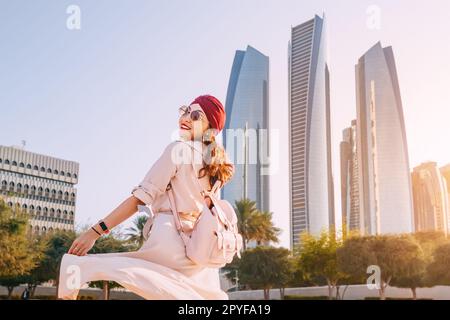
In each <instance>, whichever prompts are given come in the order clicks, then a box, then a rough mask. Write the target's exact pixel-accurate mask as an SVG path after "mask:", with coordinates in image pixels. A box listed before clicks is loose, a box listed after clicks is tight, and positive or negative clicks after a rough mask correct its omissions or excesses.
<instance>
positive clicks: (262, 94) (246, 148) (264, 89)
mask: <svg viewBox="0 0 450 320" xmlns="http://www.w3.org/2000/svg"><path fill="white" fill-rule="evenodd" d="M225 109H226V113H227V119H226V122H225V130H224V135H223V141H224V146H225V148H226V150H227V154H228V155H229V156H230V158H231V160H232V161H233V163H234V165H235V173H234V177H233V179H231V181H230V182H228V183H227V184H226V185H225V186H224V187H223V189H222V195H221V196H222V198H223V199H226V200H228V201H230V203H232V204H233V205H234V203H235V201H239V200H241V199H242V198H244V197H246V198H249V199H250V200H253V201H255V202H256V205H257V208H258V209H259V210H264V211H269V208H270V207H269V175H268V173H269V172H268V168H269V163H268V161H267V159H268V156H269V151H270V150H269V134H268V128H269V57H267V56H265V55H264V54H262V53H261V52H259V51H258V50H256V49H255V48H253V47H251V46H247V48H246V50H237V51H236V53H235V56H234V61H233V66H232V68H231V74H230V80H229V83H228V91H227V97H226V102H225ZM262 129H265V130H262ZM245 132H247V137H248V138H245Z"/></svg>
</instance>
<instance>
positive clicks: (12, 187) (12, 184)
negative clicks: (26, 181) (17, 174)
mask: <svg viewBox="0 0 450 320" xmlns="http://www.w3.org/2000/svg"><path fill="white" fill-rule="evenodd" d="M9 191H14V182H12V181H11V182H10V183H9Z"/></svg>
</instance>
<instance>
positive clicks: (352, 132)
mask: <svg viewBox="0 0 450 320" xmlns="http://www.w3.org/2000/svg"><path fill="white" fill-rule="evenodd" d="M356 136H357V135H356V120H352V123H351V126H350V127H348V128H345V129H344V130H343V132H342V142H341V145H340V152H341V211H342V225H343V227H345V228H346V231H350V230H358V231H363V230H361V219H360V210H359V189H358V187H359V180H358V151H357V148H356Z"/></svg>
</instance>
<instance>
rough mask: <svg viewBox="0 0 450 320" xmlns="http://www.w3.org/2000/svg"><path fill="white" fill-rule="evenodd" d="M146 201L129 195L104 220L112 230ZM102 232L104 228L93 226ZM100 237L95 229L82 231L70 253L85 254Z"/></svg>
mask: <svg viewBox="0 0 450 320" xmlns="http://www.w3.org/2000/svg"><path fill="white" fill-rule="evenodd" d="M143 204H144V203H143V202H142V201H141V200H139V199H138V198H136V197H135V196H133V195H132V196H129V197H128V198H127V199H125V200H124V201H123V202H122V203H121V204H120V205H119V206H118V207H117V208H115V209H114V210H113V211H112V212H111V213H110V214H109V215H107V216H106V217H105V218H104V219H102V220H103V222H104V223H105V224H106V226H107V227H108V228H109V229H110V230H111V229H113V228H114V227H115V226H117V225H119V224H121V223H122V222H123V221H125V220H126V219H128V218H129V217H131V216H132V215H133V214H135V213H136V211H137V210H138V208H137V206H138V205H143ZM93 227H94V228H95V229H96V230H97V231H98V232H99V233H100V234H101V233H102V229H101V228H100V226H99V225H98V223H97V224H95V225H94V226H93ZM99 237H100V235H99V234H97V233H96V232H95V231H94V230H92V229H89V230H87V231H85V232H84V233H82V234H81V235H80V236H79V237H78V238H77V239H75V241H74V242H73V243H72V246H71V247H70V249H69V251H68V253H70V254H75V255H77V256H84V255H86V253H87V252H88V251H89V250H91V249H92V247H93V246H94V244H95V241H96V240H97V239H98V238H99Z"/></svg>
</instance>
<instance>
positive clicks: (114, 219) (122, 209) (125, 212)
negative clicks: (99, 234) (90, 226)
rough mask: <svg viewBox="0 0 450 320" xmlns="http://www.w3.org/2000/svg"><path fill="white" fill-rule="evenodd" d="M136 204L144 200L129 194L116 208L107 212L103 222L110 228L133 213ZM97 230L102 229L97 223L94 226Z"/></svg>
mask: <svg viewBox="0 0 450 320" xmlns="http://www.w3.org/2000/svg"><path fill="white" fill-rule="evenodd" d="M138 205H144V202H142V201H141V200H139V199H138V198H136V197H135V196H133V195H131V196H129V197H128V198H127V199H125V200H124V201H123V202H122V203H121V204H119V206H118V207H117V208H115V209H114V210H113V211H112V212H111V213H110V214H108V215H107V216H106V217H105V218H104V219H103V222H104V223H105V224H106V226H107V227H108V228H109V230H112V229H113V228H114V227H116V226H117V225H119V224H121V223H122V222H123V221H125V220H127V219H128V218H129V217H131V216H132V215H133V214H135V213H136V212H137V210H138V207H137V206H138ZM94 227H95V228H96V229H97V230H99V231H101V230H102V229H101V228H100V226H99V225H98V224H96V225H95V226H94Z"/></svg>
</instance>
